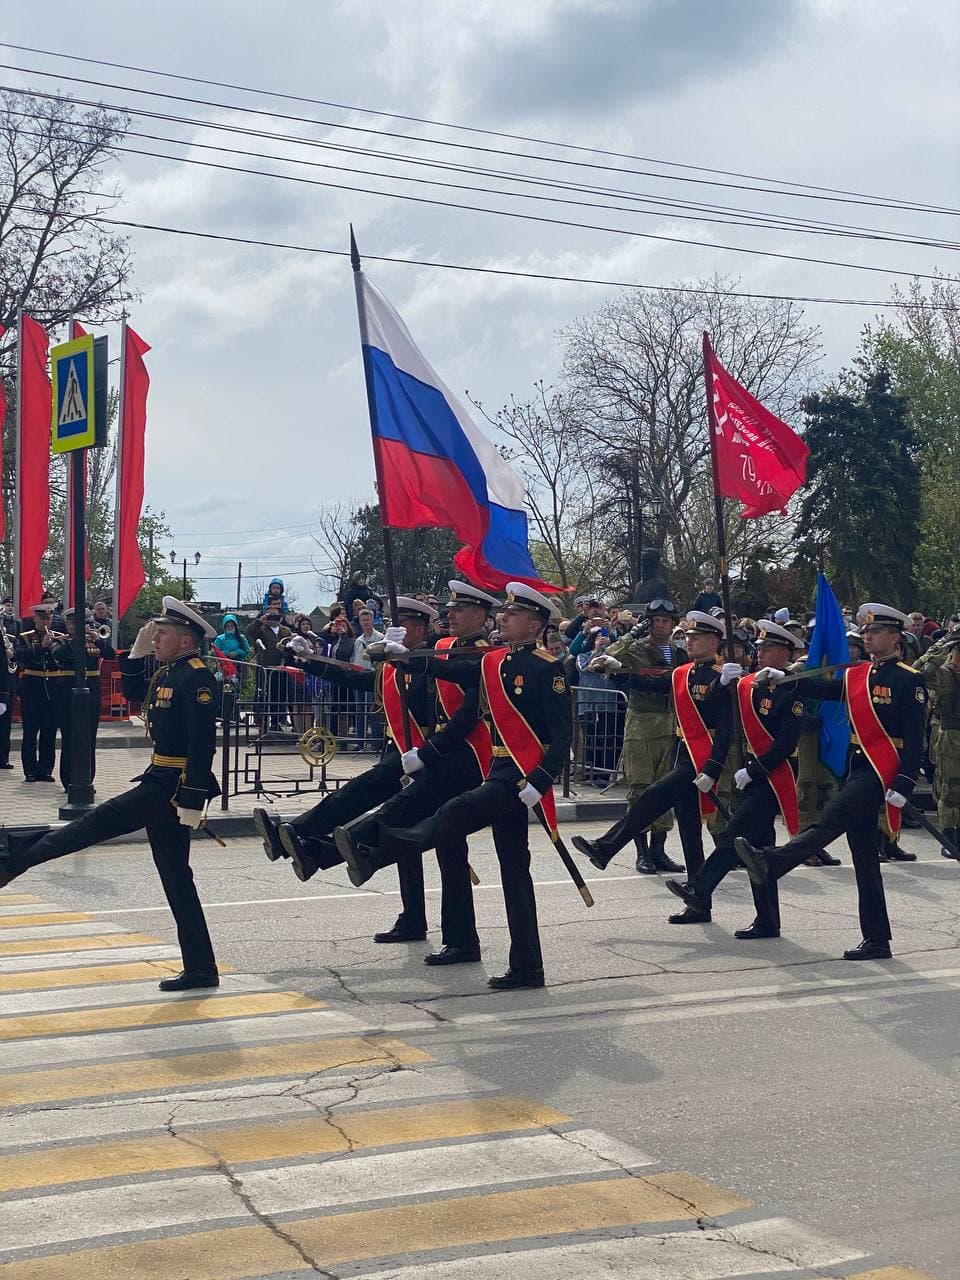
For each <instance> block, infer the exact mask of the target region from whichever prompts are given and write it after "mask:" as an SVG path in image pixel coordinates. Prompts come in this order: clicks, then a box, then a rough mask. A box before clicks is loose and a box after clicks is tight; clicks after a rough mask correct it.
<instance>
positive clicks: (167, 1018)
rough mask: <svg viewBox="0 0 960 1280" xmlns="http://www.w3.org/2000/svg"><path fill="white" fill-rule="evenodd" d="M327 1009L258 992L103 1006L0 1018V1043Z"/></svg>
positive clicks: (290, 994) (287, 994) (278, 994)
mask: <svg viewBox="0 0 960 1280" xmlns="http://www.w3.org/2000/svg"><path fill="white" fill-rule="evenodd" d="M325 1008H326V1005H324V1004H321V1003H320V1002H319V1001H317V1000H311V999H309V997H307V996H301V995H297V994H295V993H294V992H292V991H259V992H253V993H250V992H241V993H238V994H236V995H229V994H222V995H209V996H199V997H193V998H191V999H187V1000H158V1001H156V1002H155V1003H154V1002H145V1003H142V1004H125V1005H105V1006H102V1007H98V1008H95V1009H64V1010H63V1011H62V1012H59V1013H57V1012H50V1013H35V1014H27V1015H24V1016H16V1017H9V1018H4V1017H0V1040H27V1039H30V1038H32V1037H34V1036H65V1035H79V1034H81V1033H82V1032H84V1031H121V1030H126V1029H128V1028H131V1027H134V1028H146V1027H162V1026H169V1025H171V1024H172V1023H179V1022H187V1023H190V1022H207V1021H210V1020H214V1019H219V1018H252V1017H256V1016H257V1015H258V1014H265V1013H299V1012H300V1011H301V1010H303V1009H325ZM0 1061H2V1060H0Z"/></svg>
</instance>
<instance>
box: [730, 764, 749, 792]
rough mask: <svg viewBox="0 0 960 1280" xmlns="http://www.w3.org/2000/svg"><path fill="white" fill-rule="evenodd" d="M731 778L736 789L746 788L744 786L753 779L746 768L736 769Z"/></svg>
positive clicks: (742, 789) (747, 785)
mask: <svg viewBox="0 0 960 1280" xmlns="http://www.w3.org/2000/svg"><path fill="white" fill-rule="evenodd" d="M733 780H734V782H735V783H736V784H737V790H738V791H744V790H746V788H747V787H749V785H750V783H751V782H752V781H753V779H752V778H751V777H750V774H749V773H748V771H747V770H746V769H738V770H737V772H736V773H735V774H734V775H733Z"/></svg>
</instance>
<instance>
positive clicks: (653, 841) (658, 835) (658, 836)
mask: <svg viewBox="0 0 960 1280" xmlns="http://www.w3.org/2000/svg"><path fill="white" fill-rule="evenodd" d="M650 861H651V862H652V863H653V865H654V866H655V867H656V868H657V870H658V871H683V870H684V867H683V864H682V863H680V862H674V861H673V859H672V858H668V857H667V833H666V832H665V831H651V832H650Z"/></svg>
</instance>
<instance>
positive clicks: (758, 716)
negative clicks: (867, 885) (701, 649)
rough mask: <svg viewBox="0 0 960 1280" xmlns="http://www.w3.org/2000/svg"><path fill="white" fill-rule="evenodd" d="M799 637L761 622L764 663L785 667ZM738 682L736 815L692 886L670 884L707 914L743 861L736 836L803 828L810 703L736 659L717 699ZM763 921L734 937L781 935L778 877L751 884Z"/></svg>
mask: <svg viewBox="0 0 960 1280" xmlns="http://www.w3.org/2000/svg"><path fill="white" fill-rule="evenodd" d="M796 650H797V640H796V637H795V636H794V635H793V633H792V632H790V631H787V630H786V628H785V627H781V626H779V625H778V624H777V623H776V622H767V621H765V620H764V621H762V622H761V623H760V632H759V638H758V642H757V652H758V657H759V661H760V663H761V665H762V666H764V667H766V668H767V670H770V669H776V670H777V671H783V670H786V668H787V667H788V665H789V664H790V663H791V662H792V661H793V658H794V655H795V654H796ZM733 680H736V681H737V682H738V683H737V700H738V702H739V707H740V724H741V726H742V728H743V735H744V738H745V739H746V746H747V752H746V756H745V759H744V762H743V764H742V766H741V767H740V768H739V769H738V770H737V771H736V773H735V774H734V785H735V786H736V788H737V790H738V791H739V793H740V799H739V801H738V803H737V807H736V812H735V813H734V815H733V820H732V821H731V822H729V823H728V824H727V825H726V827H725V828H724V830H723V831H722V832H721V833H720V835H719V836H718V838H717V847H716V848H715V849H714V851H713V853H711V855H710V857H709V858H708V859H707V861H706V862H705V863H704V865H703V866H702V867H701V868H700V870H699V871H698V872H697V874H696V875H695V876H693V877H692V879H690V880H688V881H687V883H686V884H682V883H680V881H678V880H667V881H665V883H666V886H667V888H668V889H669V890H670V892H671V893H675V894H676V895H677V897H678V898H682V899H683V901H684V902H685V903H686V904H687V906H688V907H691V908H692V909H693V910H694V911H696V912H699V913H700V914H701V915H708V914H709V913H710V905H711V894H712V893H713V891H714V889H716V887H717V885H718V884H719V883H720V881H721V880H722V879H723V878H724V876H726V875H727V873H728V872H729V871H732V870H733V868H734V867H735V866H737V865H738V864H739V861H740V860H739V858H738V857H737V854H736V851H735V849H734V840H735V839H736V837H737V836H745V837H746V839H747V840H749V841H750V842H751V844H773V842H774V839H775V836H774V828H773V823H774V819H775V818H776V816H777V814H778V813H780V815H781V816H782V817H783V821H784V824H785V825H786V828H787V831H788V832H789V833H790V835H792V836H794V835H796V834H797V832H798V831H799V830H800V823H799V816H798V798H797V764H796V751H797V743H798V742H799V741H800V733H801V731H802V728H803V703H802V702H801V701H800V700H799V698H798V697H797V694H796V692H795V691H794V690H793V689H792V688H791V686H790V685H780V686H775V685H771V684H769V683H766V682H765V683H763V684H760V683H758V681H757V678H756V676H755V675H754V674H744V673H743V671H742V668H740V667H739V664H737V663H724V666H723V670H722V671H721V673H720V676H719V678H718V679H717V682H716V684H715V686H714V690H713V693H712V694H711V697H717V698H723V699H725V700H726V701H727V702H729V701H730V689H729V685H730V683H731V682H732V681H733ZM751 887H752V889H753V901H754V905H755V907H756V909H757V914H756V919H755V920H754V922H753V924H752V925H750V926H749V928H746V929H737V930H736V931H735V933H734V935H733V936H734V937H735V938H741V939H752V938H779V937H780V903H779V900H778V897H777V886H776V881H775V880H765V881H764V882H763V884H761V885H755V884H753V882H752V881H751Z"/></svg>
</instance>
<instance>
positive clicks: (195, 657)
mask: <svg viewBox="0 0 960 1280" xmlns="http://www.w3.org/2000/svg"><path fill="white" fill-rule="evenodd" d="M215 634H216V633H215V631H214V629H213V627H211V626H210V625H209V623H207V622H205V621H204V619H203V618H201V617H200V615H199V614H197V613H194V611H193V610H192V609H190V608H189V607H188V606H187V605H185V604H183V603H182V601H180V600H177V599H176V598H175V597H174V596H164V597H163V613H162V615H161V616H160V617H158V618H154V619H153V620H152V621H151V622H148V623H146V624H145V625H144V626H143V627H141V629H140V631H139V633H138V635H137V638H136V640H135V641H134V644H133V647H132V648H131V650H130V652H129V654H128V655H127V656H126V657H122V658H121V659H120V664H121V670H122V671H123V675H124V695H125V696H126V697H128V698H130V699H131V700H137V701H141V700H142V702H143V715H144V719H145V720H146V723H147V728H148V730H149V733H150V737H151V738H152V739H153V747H154V750H153V756H152V757H151V760H150V764H149V766H148V768H147V769H146V771H145V772H144V773H142V774H140V776H139V777H137V778H135V779H134V781H135V782H136V783H137V784H138V785H137V786H135V787H133V788H131V789H130V790H129V791H125V792H124V793H123V794H122V795H119V796H115V797H114V798H113V799H112V800H107V801H106V802H105V803H104V804H101V805H98V806H97V807H96V808H95V809H91V811H90V812H89V813H87V814H84V815H83V817H82V818H78V819H77V820H76V821H75V822H70V823H68V824H67V825H66V826H65V827H61V828H59V829H58V830H54V829H51V828H49V827H47V828H46V829H42V828H41V829H37V828H33V829H32V830H31V831H30V833H29V834H26V833H24V834H23V835H18V833H17V832H16V831H12V830H11V831H8V832H7V833H6V834H5V835H4V833H3V832H0V838H2V840H0V888H2V887H3V885H5V884H9V882H10V881H11V880H13V879H14V878H15V877H16V876H19V875H22V873H23V872H24V871H27V870H29V868H30V867H37V866H39V865H40V864H41V863H42V862H49V861H51V860H52V859H53V858H62V857H64V855H65V854H68V853H77V852H78V851H79V850H80V849H87V848H89V847H90V845H93V844H98V843H99V842H100V841H101V840H110V839H113V838H114V837H115V836H122V835H129V834H130V832H131V831H138V830H139V829H140V828H141V827H146V831H147V839H148V840H149V841H150V848H151V850H152V852H153V861H154V864H155V865H156V868H157V871H158V872H159V874H160V882H161V884H162V885H163V891H164V893H165V894H166V898H167V902H168V904H169V906H170V910H171V911H172V912H173V918H174V920H175V921H176V925H177V938H178V940H179V943H180V952H181V954H182V956H183V971H182V972H181V973H180V974H178V975H177V977H175V978H164V979H163V981H162V982H161V983H160V990H161V991H186V990H189V989H192V988H194V987H216V986H219V984H220V978H219V976H218V973H217V965H216V961H215V959H214V954H213V946H212V945H211V942H210V934H209V932H208V931H207V923H206V920H205V919H204V915H203V908H202V906H201V905H200V898H199V896H198V894H197V889H196V885H195V884H194V882H193V873H192V871H191V870H190V832H191V830H197V829H198V828H199V827H200V826H201V825H202V823H203V817H204V807H205V805H206V803H207V801H208V800H209V799H212V798H213V797H214V796H218V795H219V794H220V788H219V786H218V785H217V780H216V778H215V777H214V776H213V773H212V772H211V765H212V763H213V755H214V751H215V750H216V736H217V702H218V697H217V682H216V681H215V680H214V678H213V675H212V674H211V672H210V671H209V670H208V669H207V666H206V664H205V663H204V662H203V660H202V658H200V657H199V654H198V650H199V647H200V644H201V642H202V641H203V640H204V639H208V640H209V639H212V638H213V636H214V635H215ZM151 650H152V651H153V653H154V655H155V656H156V659H157V662H158V663H159V666H158V667H157V670H156V672H155V674H154V676H153V678H152V679H151V680H150V681H149V683H148V682H147V679H146V676H145V674H144V663H145V659H146V657H147V655H148V653H150V651H151ZM38 836H39V838H38Z"/></svg>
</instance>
